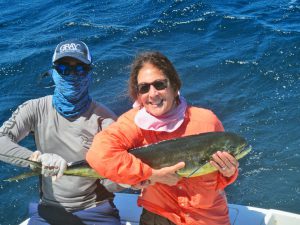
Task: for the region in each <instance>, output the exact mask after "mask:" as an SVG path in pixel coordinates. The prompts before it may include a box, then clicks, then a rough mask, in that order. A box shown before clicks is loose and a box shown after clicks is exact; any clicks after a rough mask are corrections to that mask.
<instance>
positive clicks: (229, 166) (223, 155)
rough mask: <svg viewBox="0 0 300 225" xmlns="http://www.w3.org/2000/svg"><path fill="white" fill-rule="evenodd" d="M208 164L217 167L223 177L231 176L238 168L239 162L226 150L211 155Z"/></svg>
mask: <svg viewBox="0 0 300 225" xmlns="http://www.w3.org/2000/svg"><path fill="white" fill-rule="evenodd" d="M210 164H211V165H212V166H214V167H215V168H217V169H218V170H219V172H220V173H221V174H223V176H224V177H231V176H232V175H234V174H235V172H236V170H238V167H239V162H238V161H237V160H236V158H234V157H233V156H232V155H230V154H229V153H228V152H221V151H218V152H216V153H215V154H213V155H212V160H211V161H210Z"/></svg>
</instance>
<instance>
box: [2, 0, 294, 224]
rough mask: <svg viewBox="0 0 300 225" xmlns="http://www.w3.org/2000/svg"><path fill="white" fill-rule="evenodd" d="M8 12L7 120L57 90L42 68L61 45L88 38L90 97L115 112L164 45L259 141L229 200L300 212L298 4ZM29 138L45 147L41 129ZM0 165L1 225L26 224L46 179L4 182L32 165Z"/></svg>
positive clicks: (101, 5)
mask: <svg viewBox="0 0 300 225" xmlns="http://www.w3.org/2000/svg"><path fill="white" fill-rule="evenodd" d="M112 2H113V3H112ZM0 9H1V10H0V36H1V39H0V55H1V57H0V90H1V94H0V112H1V113H0V123H1V124H2V123H3V122H4V121H5V120H7V119H8V118H9V116H10V115H11V113H12V112H13V111H14V110H15V109H16V107H17V106H18V105H19V104H21V103H22V102H24V101H26V100H28V99H31V98H38V97H41V96H44V95H48V94H51V93H52V92H53V88H54V87H53V83H52V82H51V79H50V78H49V77H46V78H43V77H42V76H41V74H42V73H43V72H44V71H46V70H48V69H49V68H50V67H51V57H52V53H53V50H54V48H55V46H56V45H57V44H58V43H59V42H60V41H63V40H65V39H69V38H78V39H81V40H83V41H84V42H86V43H87V44H88V46H89V47H90V50H91V52H92V55H93V59H94V69H93V83H92V86H91V95H92V96H93V98H94V99H96V100H98V101H100V102H102V103H104V104H106V105H107V106H108V107H110V108H111V109H112V110H114V111H115V112H116V113H117V114H121V113H123V112H125V111H126V110H128V109H129V108H130V107H131V102H130V100H129V99H128V97H127V91H126V90H127V79H128V76H129V66H130V63H131V61H132V60H133V58H134V56H135V54H136V53H139V52H141V51H145V50H159V51H161V52H162V53H164V54H165V55H166V56H168V57H169V58H170V60H171V61H172V62H173V63H174V65H175V67H176V69H177V70H178V72H179V74H180V76H181V79H182V82H183V87H182V89H181V94H182V95H183V96H184V97H185V98H186V99H187V100H188V102H189V103H190V104H192V105H195V106H199V107H204V108H209V109H211V110H213V111H214V112H215V113H216V114H217V116H218V117H219V118H220V119H221V121H222V122H223V125H224V127H225V129H226V130H227V131H233V132H236V133H239V134H241V135H242V136H244V137H245V138H247V140H248V141H249V143H250V144H251V145H252V147H253V151H252V152H251V153H250V155H249V156H247V157H246V158H244V159H242V160H241V161H240V175H239V178H238V180H237V181H236V182H235V183H234V184H232V185H231V186H229V187H228V188H227V189H226V191H227V195H228V201H229V202H230V203H235V204H243V205H249V206H255V207H262V208H274V209H279V210H286V211H290V212H294V213H300V186H299V183H300V176H299V175H300V138H299V137H300V134H299V128H300V104H299V103H300V101H299V100H300V92H299V89H300V72H299V71H300V60H299V58H300V57H299V56H300V23H299V18H300V2H299V1H297V0H274V1H266V0H264V1H263V0H261V1H258V0H257V1H244V0H236V1H211V0H210V1H184V0H181V1H180V0H177V1H167V0H157V1H149V0H148V1H130V0H129V1H125V0H119V1H83V0H74V1H68V2H67V1H58V0H55V1H42V0H33V1H21V0H19V1H17V0H15V1H0ZM21 144H22V145H24V146H26V147H28V148H30V149H32V150H35V145H34V141H33V140H32V137H31V136H29V137H28V138H26V139H25V140H23V141H22V142H21ZM0 170H1V173H0V198H1V205H0V224H1V225H2V224H3V225H9V224H11V225H14V224H18V223H20V222H21V221H22V220H24V219H25V218H26V217H27V206H28V204H29V203H30V202H33V201H37V200H38V181H37V179H36V178H30V179H27V180H23V181H19V182H17V183H16V182H13V183H7V182H3V181H2V180H3V179H5V178H7V177H10V176H13V175H16V174H19V173H20V172H22V171H24V170H25V169H24V168H19V167H15V166H12V165H9V164H5V163H3V162H0ZM70 188H72V187H70Z"/></svg>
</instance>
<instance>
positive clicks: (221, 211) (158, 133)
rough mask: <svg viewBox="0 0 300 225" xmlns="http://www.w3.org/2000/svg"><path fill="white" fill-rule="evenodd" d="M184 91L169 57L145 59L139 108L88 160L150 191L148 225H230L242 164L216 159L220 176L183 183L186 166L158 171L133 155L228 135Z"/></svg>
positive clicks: (139, 73)
mask: <svg viewBox="0 0 300 225" xmlns="http://www.w3.org/2000/svg"><path fill="white" fill-rule="evenodd" d="M180 86H181V82H180V79H179V77H178V74H177V72H176V70H175V68H174V67H173V65H172V63H171V62H170V61H169V60H168V59H167V58H166V57H165V56H164V55H162V54H161V53H159V52H146V53H144V54H141V55H139V56H138V57H137V58H136V59H135V61H134V63H133V65H132V69H131V74H130V80H129V93H130V96H131V97H132V98H133V100H135V104H134V108H133V109H131V110H129V111H128V112H126V113H124V114H123V115H122V116H120V118H119V119H118V120H117V122H115V123H114V124H112V125H111V126H110V127H108V128H107V129H106V130H105V131H103V132H101V133H98V134H97V135H96V136H95V138H94V141H93V143H92V146H91V148H90V150H89V151H88V154H87V160H88V162H89V163H90V165H91V166H92V167H93V168H94V169H95V170H96V171H97V172H98V173H99V174H101V175H103V176H104V177H107V178H109V179H111V180H113V181H115V182H118V183H125V184H130V185H133V186H134V187H140V188H143V187H144V188H143V189H142V193H141V196H140V197H139V199H138V204H139V205H140V206H142V207H143V213H142V216H141V221H140V224H142V225H150V224H151V225H160V224H161V225H164V224H197V225H201V224H206V225H221V224H222V225H224V224H225V225H227V224H228V225H229V224H230V221H229V216H228V207H227V201H226V196H225V194H224V188H225V187H226V186H227V185H229V184H231V183H232V182H234V181H235V179H236V178H237V175H238V162H237V160H236V159H235V158H234V157H232V156H231V155H230V154H228V153H226V152H217V153H216V154H214V155H213V157H212V161H211V164H212V165H213V166H215V167H216V168H217V169H218V171H217V172H214V173H211V174H208V175H205V176H200V177H193V178H182V179H180V178H179V177H178V176H177V175H176V170H178V169H180V168H182V167H184V162H178V164H176V165H174V166H172V167H165V168H162V169H159V170H155V169H152V168H150V167H149V166H148V165H146V164H144V163H142V162H141V161H140V160H139V159H137V158H135V157H134V156H133V155H131V154H129V153H128V150H129V149H132V148H135V147H140V146H143V145H147V144H152V143H156V142H159V141H162V140H167V139H172V138H177V137H182V136H187V135H193V134H198V133H204V132H213V131H224V128H223V126H222V124H221V122H220V121H219V120H218V118H217V117H216V116H215V115H214V114H213V113H212V112H211V111H209V110H207V109H202V108H197V107H192V106H188V105H187V103H186V101H185V99H184V98H183V97H181V96H180V95H179V90H180Z"/></svg>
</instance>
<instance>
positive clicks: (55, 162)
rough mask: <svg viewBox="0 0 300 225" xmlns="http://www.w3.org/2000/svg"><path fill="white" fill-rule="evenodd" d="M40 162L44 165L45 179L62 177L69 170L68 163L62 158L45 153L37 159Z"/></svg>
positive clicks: (43, 173)
mask: <svg viewBox="0 0 300 225" xmlns="http://www.w3.org/2000/svg"><path fill="white" fill-rule="evenodd" d="M37 161H38V162H41V163H42V175H44V176H45V177H48V176H56V177H57V178H59V177H61V176H62V175H63V174H64V171H65V170H66V168H67V162H66V160H64V159H63V158H62V157H61V156H59V155H56V154H52V153H44V154H42V155H39V156H38V158H37Z"/></svg>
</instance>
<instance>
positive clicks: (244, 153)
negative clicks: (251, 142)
mask: <svg viewBox="0 0 300 225" xmlns="http://www.w3.org/2000/svg"><path fill="white" fill-rule="evenodd" d="M251 150H252V146H249V147H248V148H247V149H245V150H244V151H242V152H240V153H239V154H237V155H236V156H235V158H236V159H237V160H240V159H241V158H243V157H244V156H246V155H247V154H248V153H249V152H251Z"/></svg>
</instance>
